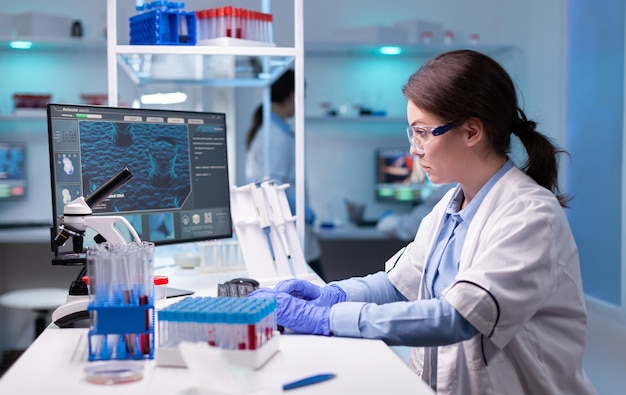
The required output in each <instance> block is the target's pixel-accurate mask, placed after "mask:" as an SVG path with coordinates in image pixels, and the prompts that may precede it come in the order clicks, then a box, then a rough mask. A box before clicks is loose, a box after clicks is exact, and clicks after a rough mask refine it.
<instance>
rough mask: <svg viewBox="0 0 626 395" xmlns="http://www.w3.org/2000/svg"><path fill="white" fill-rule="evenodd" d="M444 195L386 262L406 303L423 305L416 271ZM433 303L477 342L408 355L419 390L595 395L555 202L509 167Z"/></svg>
mask: <svg viewBox="0 0 626 395" xmlns="http://www.w3.org/2000/svg"><path fill="white" fill-rule="evenodd" d="M454 193H455V190H454V189H453V190H451V191H450V192H448V193H447V194H446V196H445V197H444V198H443V199H442V200H441V201H440V202H439V203H438V204H437V205H436V206H435V208H434V209H433V211H432V213H431V214H429V215H428V216H426V217H425V218H424V219H423V221H422V223H421V226H420V228H419V230H418V232H417V234H416V236H415V240H414V241H413V242H412V243H410V244H409V245H408V246H407V247H406V248H405V249H403V250H401V251H399V252H398V253H397V254H396V255H395V256H394V257H392V258H391V259H390V260H389V261H387V263H386V271H387V275H388V277H389V279H390V280H391V282H392V283H393V284H394V286H395V287H396V288H397V289H398V291H400V292H401V293H402V294H403V295H404V296H405V297H406V298H408V299H409V300H418V299H423V298H424V295H423V291H424V290H423V272H424V265H425V263H426V262H427V260H428V258H429V255H430V254H431V253H432V248H433V245H434V244H435V241H436V236H437V234H438V232H439V231H438V229H439V227H440V226H441V223H442V218H443V217H444V215H445V211H446V207H447V206H448V203H449V201H450V199H451V197H452V196H454ZM503 262H504V264H503ZM443 297H444V298H445V299H446V301H447V302H448V303H450V304H451V305H452V306H453V307H454V308H455V309H456V310H457V311H458V312H459V313H460V314H461V315H462V316H463V317H465V318H466V319H467V320H468V321H469V322H470V323H471V324H472V325H473V326H474V327H475V328H476V329H477V330H478V331H479V334H477V335H475V336H474V337H472V338H470V339H469V340H466V341H463V342H460V343H455V344H452V345H447V346H439V347H431V348H422V347H419V348H412V349H411V358H410V366H411V368H412V369H413V370H415V371H416V373H417V374H418V375H420V376H422V378H423V379H424V380H425V381H427V382H429V378H430V377H432V378H435V380H436V388H437V393H438V394H450V395H452V394H454V395H461V394H463V395H473V394H475V395H492V394H493V395H502V394H511V395H517V394H519V395H528V394H568V395H574V394H595V390H594V389H593V386H592V385H591V383H590V381H589V379H588V377H587V375H586V373H585V372H584V370H583V367H582V356H583V351H584V349H585V331H586V309H585V300H584V296H583V292H582V283H581V277H580V269H579V258H578V250H577V247H576V244H575V242H574V239H573V236H572V233H571V231H570V229H569V226H568V222H567V218H566V216H565V213H564V211H563V210H562V208H561V207H560V206H559V202H558V201H557V199H556V198H555V196H554V195H553V194H552V193H551V192H550V191H549V190H548V189H546V188H543V187H541V186H539V185H537V183H536V182H534V181H533V180H531V179H530V178H529V177H528V176H527V175H526V174H524V173H523V172H522V171H521V170H519V169H518V168H517V167H513V168H511V169H510V170H509V171H507V173H505V174H504V176H503V177H502V179H501V180H500V181H499V182H497V183H496V184H495V185H494V186H493V189H492V190H491V191H490V192H489V193H488V194H487V195H486V197H485V199H484V201H483V203H482V204H481V206H480V207H479V209H478V211H477V213H476V216H475V217H474V219H473V220H472V222H471V224H470V227H469V229H468V233H467V236H466V240H465V243H464V245H463V249H462V251H461V259H460V266H459V272H458V275H457V276H456V278H455V280H454V281H453V283H452V284H451V285H449V286H448V287H447V288H446V289H445V290H444V291H443ZM555 312H558V314H557V313H555ZM544 313H545V314H544ZM429 353H430V354H431V357H430V358H427V356H428V354H429ZM435 361H436V362H435ZM431 368H432V369H433V371H434V373H433V374H432V375H431V371H430V369H431ZM450 371H455V372H457V373H458V374H456V375H450V374H449V372H450ZM525 378H528V379H525Z"/></svg>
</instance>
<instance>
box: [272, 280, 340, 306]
mask: <svg viewBox="0 0 626 395" xmlns="http://www.w3.org/2000/svg"><path fill="white" fill-rule="evenodd" d="M274 291H277V292H285V293H288V294H289V295H292V296H295V297H297V298H301V299H304V300H308V301H311V302H313V304H315V305H317V306H332V305H334V304H335V303H339V302H345V301H346V293H345V292H343V289H341V288H339V287H338V286H336V285H329V286H327V287H318V286H317V285H315V284H312V283H310V282H308V281H305V280H297V279H291V280H284V281H281V282H279V283H278V284H276V286H275V287H274Z"/></svg>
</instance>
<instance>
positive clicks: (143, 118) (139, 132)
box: [47, 104, 232, 256]
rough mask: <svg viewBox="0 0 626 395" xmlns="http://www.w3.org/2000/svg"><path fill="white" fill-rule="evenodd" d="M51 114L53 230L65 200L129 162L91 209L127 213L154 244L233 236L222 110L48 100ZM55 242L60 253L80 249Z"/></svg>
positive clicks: (89, 190)
mask: <svg viewBox="0 0 626 395" xmlns="http://www.w3.org/2000/svg"><path fill="white" fill-rule="evenodd" d="M47 116H48V141H49V150H50V171H51V182H52V212H53V229H52V236H54V234H55V232H56V230H57V229H58V228H59V225H60V224H61V222H62V220H63V212H64V207H65V205H66V204H67V203H69V202H71V201H74V199H76V198H78V197H80V196H83V197H85V198H88V197H89V195H90V194H91V193H92V192H94V191H95V190H97V189H98V188H99V187H101V186H102V185H103V184H105V183H106V182H107V181H108V180H109V179H111V178H112V177H114V176H115V175H116V174H117V173H118V172H120V171H121V170H123V169H124V168H128V169H129V170H130V172H131V173H132V178H131V179H130V180H129V181H128V182H127V183H125V184H123V185H122V186H121V187H119V189H117V190H116V191H115V192H114V193H111V194H110V195H108V197H106V198H104V199H103V200H101V201H100V202H99V203H98V204H95V207H92V210H93V215H96V216H98V215H115V216H122V217H124V218H126V219H127V220H128V221H129V222H130V224H131V225H132V226H133V228H134V229H135V230H136V231H137V233H138V235H139V236H140V237H141V240H142V241H152V242H154V243H155V244H156V245H160V244H170V243H182V242H191V241H198V240H207V239H218V238H226V237H232V222H231V212H230V194H229V188H230V185H229V179H228V160H227V151H226V117H225V114H223V113H208V112H188V111H166V110H155V109H137V108H117V107H105V106H91V105H68V104H48V106H47ZM118 228H119V226H118ZM119 231H120V233H123V232H124V229H119ZM96 235H97V232H95V231H90V232H87V233H86V235H85V237H84V248H87V247H89V246H90V245H94V244H95V241H94V240H93V237H94V236H96ZM129 239H130V240H132V238H130V237H129ZM130 240H129V241H130ZM52 244H53V249H54V250H55V256H59V255H64V254H68V255H71V254H76V253H78V252H77V251H73V250H74V249H75V247H73V246H72V245H71V244H72V243H69V242H68V243H66V245H63V246H55V243H52Z"/></svg>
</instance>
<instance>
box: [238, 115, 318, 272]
mask: <svg viewBox="0 0 626 395" xmlns="http://www.w3.org/2000/svg"><path fill="white" fill-rule="evenodd" d="M269 134H270V136H269V138H270V147H271V148H272V152H271V154H270V155H269V156H267V158H269V159H266V155H264V152H265V150H264V144H265V125H263V126H262V127H261V128H260V129H259V131H258V133H257V135H256V136H255V137H254V139H253V140H252V143H251V145H250V148H249V149H248V151H247V153H246V169H245V173H246V179H247V181H248V182H256V181H261V180H263V179H265V178H270V179H272V180H274V181H275V182H276V184H277V185H281V184H289V188H287V189H286V190H285V192H286V194H287V199H288V200H289V203H290V206H291V207H292V211H293V212H294V213H295V210H294V206H295V189H296V186H295V185H296V157H295V134H294V131H293V129H292V128H291V127H290V126H289V125H288V124H287V123H285V122H284V121H283V120H281V119H280V118H278V117H277V116H276V115H275V114H273V113H272V121H271V122H270V125H269ZM266 160H269V163H267V166H268V169H269V173H266V171H265V167H266V163H265V161H266ZM314 219H315V218H314V214H313V212H312V211H310V208H309V207H308V206H307V207H306V211H305V220H306V224H305V228H304V231H305V234H304V242H305V243H304V244H305V245H304V258H305V260H306V261H307V262H313V261H315V260H318V259H320V256H321V247H320V243H319V240H318V238H317V235H316V234H315V232H314V231H313V226H312V224H313V221H314Z"/></svg>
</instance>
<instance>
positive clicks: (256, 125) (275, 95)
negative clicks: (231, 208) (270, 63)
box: [246, 69, 296, 149]
mask: <svg viewBox="0 0 626 395" xmlns="http://www.w3.org/2000/svg"><path fill="white" fill-rule="evenodd" d="M295 86H296V78H295V73H294V71H293V70H291V69H289V70H286V71H285V72H284V73H283V75H281V76H280V77H278V79H277V80H276V81H274V83H273V84H272V89H271V93H270V94H271V100H272V103H282V102H283V101H285V99H287V98H288V97H289V95H290V94H291V93H292V92H294V91H295ZM262 124H263V105H259V106H258V107H257V109H256V110H255V111H254V114H253V115H252V126H250V129H249V130H248V134H247V135H246V149H250V145H251V144H252V140H254V136H256V134H257V132H258V131H259V129H260V128H261V125H262Z"/></svg>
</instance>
